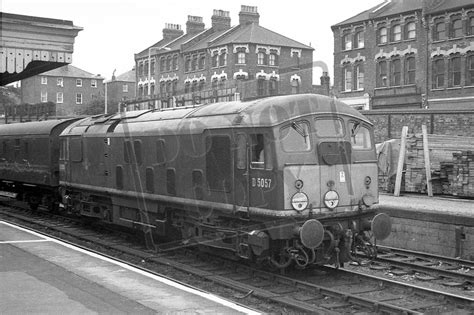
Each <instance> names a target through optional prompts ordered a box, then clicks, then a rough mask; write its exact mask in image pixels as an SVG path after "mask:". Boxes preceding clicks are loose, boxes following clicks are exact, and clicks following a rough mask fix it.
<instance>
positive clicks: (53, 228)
mask: <svg viewBox="0 0 474 315" xmlns="http://www.w3.org/2000/svg"><path fill="white" fill-rule="evenodd" d="M22 211H23V212H22ZM0 218H2V219H4V220H15V221H17V222H16V223H18V222H19V221H21V222H22V223H24V224H28V225H38V226H41V227H42V229H43V230H48V231H49V232H54V233H56V234H58V233H59V234H60V235H62V236H66V235H67V238H68V239H71V238H75V239H77V240H80V241H81V242H82V243H87V244H88V245H89V246H88V247H93V248H99V251H101V249H103V248H107V249H108V250H109V251H113V252H114V253H115V256H119V257H120V258H121V259H122V260H126V261H128V263H134V264H138V265H139V266H140V267H142V268H143V267H144V266H145V267H146V268H147V269H152V270H160V271H162V270H163V266H166V267H172V268H174V269H177V270H180V271H182V272H184V273H186V274H188V276H189V274H191V275H193V276H194V277H198V278H200V279H203V280H204V281H207V282H210V283H212V284H218V285H220V286H222V287H227V288H230V289H231V290H233V292H238V294H237V293H231V295H232V296H233V298H234V300H236V301H237V302H239V303H243V304H247V303H249V300H251V299H257V301H258V300H260V301H270V302H272V303H274V305H277V306H278V307H280V309H278V308H277V309H278V310H281V309H284V310H286V311H288V312H308V313H316V314H318V313H319V314H328V313H334V314H339V313H354V312H364V313H368V314H380V313H387V314H399V313H404V314H419V313H440V312H454V313H457V314H463V313H466V314H468V313H469V312H470V310H472V309H473V308H474V299H472V298H469V297H466V296H461V295H457V294H452V293H446V292H442V291H437V290H432V289H426V288H422V287H419V286H414V285H410V284H406V283H400V282H398V281H393V280H389V279H384V278H382V277H377V276H374V275H371V276H369V275H366V274H363V273H361V272H357V271H355V270H336V269H333V268H317V269H309V270H299V271H298V270H296V271H292V272H289V273H288V274H287V275H280V274H278V273H274V272H268V271H264V270H261V269H257V268H253V267H249V266H246V265H242V264H240V263H236V262H234V261H228V260H223V259H221V258H216V257H215V256H210V255H208V254H202V253H198V254H196V253H194V252H193V251H191V250H187V251H186V252H176V251H170V252H164V253H157V252H156V251H154V250H147V249H146V248H143V247H140V246H137V244H136V243H133V242H128V241H126V240H123V238H117V236H115V235H106V236H104V235H103V234H101V233H100V231H94V230H89V229H85V228H84V227H82V226H80V225H78V224H77V223H76V222H74V221H68V220H64V219H59V218H57V217H55V216H50V215H47V216H44V215H37V216H31V213H30V212H29V211H24V210H20V211H12V210H11V209H8V208H5V207H4V209H0ZM49 232H48V233H49ZM130 261H131V262H130ZM253 303H256V304H257V305H259V302H255V301H254V302H253ZM260 303H261V302H260ZM272 311H275V309H273V310H272V309H270V312H272Z"/></svg>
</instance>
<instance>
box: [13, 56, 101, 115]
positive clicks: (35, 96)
mask: <svg viewBox="0 0 474 315" xmlns="http://www.w3.org/2000/svg"><path fill="white" fill-rule="evenodd" d="M103 80H104V78H103V77H101V76H100V75H93V74H92V73H89V72H87V71H84V70H81V69H79V68H77V67H74V66H72V65H67V66H64V67H61V68H57V69H54V70H51V71H48V72H44V73H42V74H40V75H36V76H33V77H30V78H27V79H23V80H22V81H21V101H22V103H28V104H36V103H47V102H53V103H56V115H57V116H73V115H76V114H77V113H78V112H81V111H82V108H84V107H85V106H87V105H88V104H89V103H90V102H91V101H93V100H95V99H99V98H100V99H103V98H104V84H103Z"/></svg>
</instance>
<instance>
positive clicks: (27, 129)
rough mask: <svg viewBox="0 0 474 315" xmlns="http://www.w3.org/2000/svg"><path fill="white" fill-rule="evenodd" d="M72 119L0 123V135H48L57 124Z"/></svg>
mask: <svg viewBox="0 0 474 315" xmlns="http://www.w3.org/2000/svg"><path fill="white" fill-rule="evenodd" d="M76 119H77V118H73V119H51V120H44V121H33V122H28V123H26V122H25V123H14V124H6V125H0V136H17V135H18V136H21V135H50V134H51V133H52V131H53V129H54V128H56V127H57V126H59V125H61V124H64V123H67V122H72V121H74V120H76Z"/></svg>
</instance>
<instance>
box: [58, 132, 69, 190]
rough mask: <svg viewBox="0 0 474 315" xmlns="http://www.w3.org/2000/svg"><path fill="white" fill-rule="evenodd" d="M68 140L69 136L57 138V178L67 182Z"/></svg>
mask: <svg viewBox="0 0 474 315" xmlns="http://www.w3.org/2000/svg"><path fill="white" fill-rule="evenodd" d="M68 141H69V138H66V137H60V138H59V180H60V181H66V182H69V181H70V180H71V173H70V172H71V170H70V169H71V167H70V165H69V145H68Z"/></svg>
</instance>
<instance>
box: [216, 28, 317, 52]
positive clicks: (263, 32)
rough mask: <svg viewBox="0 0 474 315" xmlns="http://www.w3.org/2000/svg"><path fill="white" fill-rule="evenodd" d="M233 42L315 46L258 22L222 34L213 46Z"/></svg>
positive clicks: (296, 46)
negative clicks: (224, 34)
mask: <svg viewBox="0 0 474 315" xmlns="http://www.w3.org/2000/svg"><path fill="white" fill-rule="evenodd" d="M233 43H252V44H262V45H273V46H283V47H293V48H302V49H311V50H314V48H313V47H311V46H308V45H304V44H302V43H300V42H297V41H295V40H293V39H291V38H288V37H286V36H283V35H281V34H278V33H276V32H274V31H271V30H269V29H267V28H265V27H263V26H261V25H259V24H256V23H251V24H247V25H244V26H241V25H239V27H238V28H237V29H236V30H235V31H233V32H230V33H229V35H226V36H222V38H221V39H218V40H217V41H216V42H214V43H212V46H221V45H225V44H233Z"/></svg>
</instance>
